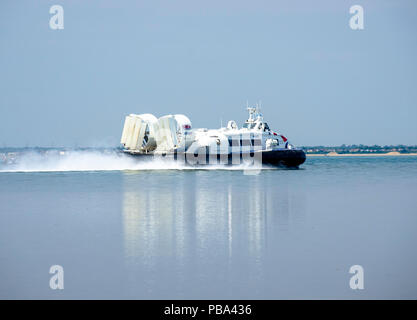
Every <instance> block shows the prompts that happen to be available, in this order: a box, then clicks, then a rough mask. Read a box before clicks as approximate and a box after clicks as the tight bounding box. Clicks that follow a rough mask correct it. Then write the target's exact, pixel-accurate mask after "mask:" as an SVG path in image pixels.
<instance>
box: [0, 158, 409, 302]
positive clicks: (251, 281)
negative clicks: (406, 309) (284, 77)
mask: <svg viewBox="0 0 417 320" xmlns="http://www.w3.org/2000/svg"><path fill="white" fill-rule="evenodd" d="M46 158H47V159H46ZM46 158H39V157H37V156H34V155H32V156H30V157H27V156H26V158H25V159H23V160H24V161H23V160H22V161H21V162H20V164H19V165H13V164H10V165H3V166H2V167H0V171H1V172H0V298H53V299H60V298H81V299H84V298H139V299H147V298H158V299H166V298H169V299H183V298H184V299H189V298H194V299H200V298H208V299H212V298H217V299H222V298H228V299H229V298H234V299H246V298H249V299H252V298H255V299H257V298H262V299H278V298H296V299H298V298H308V299H310V298H314V299H321V298H326V299H327V298H347V299H361V298H413V299H415V298H417V250H416V247H415V246H416V242H417V233H416V231H417V157H382V158H379V157H378V158H371V157H369V158H368V157H366V158H362V157H357V158H309V159H307V162H306V164H305V165H303V166H302V169H301V170H264V171H262V172H261V173H260V174H259V175H245V174H244V172H243V171H242V170H230V171H229V170H162V169H164V168H166V165H159V167H158V165H156V164H153V165H148V167H146V166H142V167H134V166H135V165H136V164H132V163H131V162H127V160H126V159H124V158H123V159H121V158H117V157H116V156H114V155H102V154H90V153H88V152H84V153H83V152H79V153H76V154H73V155H71V157H70V158H66V160H60V158H58V157H57V156H49V157H46ZM129 161H130V160H129ZM118 166H119V167H118ZM132 166H133V167H132ZM94 168H96V169H97V170H99V171H89V170H92V169H94ZM116 169H136V170H116ZM144 169H150V170H144ZM13 170H17V171H25V172H10V171H13ZM40 170H42V171H43V172H39V171H40ZM61 170H81V171H61ZM55 264H58V265H62V266H63V268H64V275H65V277H64V283H65V288H64V290H51V289H50V288H49V279H50V277H51V275H50V274H49V268H50V266H51V265H55ZM355 264H359V265H362V266H363V268H364V270H365V289H364V290H351V289H350V287H349V279H350V277H351V276H352V275H351V274H349V268H350V266H352V265H355Z"/></svg>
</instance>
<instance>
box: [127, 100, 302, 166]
mask: <svg viewBox="0 0 417 320" xmlns="http://www.w3.org/2000/svg"><path fill="white" fill-rule="evenodd" d="M247 109H248V111H249V118H248V119H247V120H246V121H245V123H244V124H243V126H242V127H241V128H239V127H238V126H237V124H236V122H235V121H234V120H230V121H229V122H228V123H227V126H226V127H222V128H219V129H205V128H199V129H193V128H192V125H191V121H190V119H189V118H188V117H186V116H185V115H182V114H175V115H166V116H163V117H161V118H159V119H158V118H156V117H155V116H154V115H152V114H149V113H147V114H130V115H128V116H126V118H125V122H124V127H123V132H122V137H121V140H120V142H121V144H122V146H123V152H125V153H127V154H129V155H131V156H134V157H137V158H138V159H150V158H152V157H153V158H167V159H172V160H175V161H183V162H184V163H186V164H188V165H193V166H194V165H239V164H246V165H249V166H262V165H268V166H284V167H290V168H298V166H299V165H301V164H303V163H304V161H305V159H306V155H305V153H304V151H303V150H301V149H300V148H296V147H294V146H293V145H292V144H291V143H290V142H289V141H288V139H287V138H286V137H285V136H283V135H282V134H279V133H277V132H275V131H273V130H271V129H270V128H269V126H268V124H267V123H266V122H264V119H263V116H262V114H261V113H260V112H259V108H258V107H248V108H247Z"/></svg>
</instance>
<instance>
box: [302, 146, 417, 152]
mask: <svg viewBox="0 0 417 320" xmlns="http://www.w3.org/2000/svg"><path fill="white" fill-rule="evenodd" d="M301 148H302V149H303V150H304V152H306V153H329V152H337V153H387V152H399V153H417V146H406V145H403V144H399V145H395V146H394V145H390V146H379V145H376V144H375V145H372V146H367V145H363V144H352V145H345V144H342V145H341V146H338V147H326V146H303V147H301Z"/></svg>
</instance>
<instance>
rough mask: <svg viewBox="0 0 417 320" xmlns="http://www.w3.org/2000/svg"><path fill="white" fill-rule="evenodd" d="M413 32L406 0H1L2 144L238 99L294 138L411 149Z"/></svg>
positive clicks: (59, 140)
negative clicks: (358, 17) (52, 23)
mask: <svg viewBox="0 0 417 320" xmlns="http://www.w3.org/2000/svg"><path fill="white" fill-rule="evenodd" d="M54 4H59V5H62V6H63V7H64V23H65V24H64V27H65V29H64V30H51V29H50V28H49V18H50V17H51V15H50V14H49V8H50V6H52V5H54ZM354 4H360V5H362V6H363V7H364V11H365V30H361V31H353V30H351V29H350V28H349V18H350V16H351V15H350V14H349V8H350V6H352V5H354ZM416 27H417V1H414V0H410V1H406V0H395V1H394V0H392V1H388V0H379V1H376V0H375V1H371V0H351V1H346V0H340V1H336V0H326V1H325V0H316V1H307V0H306V1H300V0H299V1H297V0H292V1H242V0H240V1H197V0H194V1H174V0H171V1H116V0H112V1H110V0H107V1H103V0H102V1H99V0H90V1H85V0H71V1H70V0H54V1H42V0H36V1H34V0H27V1H23V0H3V1H1V3H0V49H1V50H0V146H70V147H73V146H109V145H117V144H118V141H119V138H120V135H121V130H122V126H123V119H124V116H125V115H126V114H128V113H154V114H155V115H156V116H162V115H165V114H169V113H184V114H186V115H187V116H189V117H190V119H191V121H192V123H193V126H194V127H209V128H211V127H218V126H219V125H220V119H221V118H222V120H223V124H225V123H226V121H227V120H229V119H235V120H237V121H238V122H239V123H241V122H242V121H243V120H244V119H245V118H246V110H245V109H244V107H245V104H246V100H249V102H250V103H255V102H256V101H257V100H262V107H263V108H262V109H263V113H264V116H265V118H266V120H267V121H268V123H269V124H270V126H271V127H272V128H273V129H276V130H278V131H280V132H282V133H283V134H285V135H287V136H288V137H289V138H290V140H291V141H292V142H293V143H295V144H296V145H319V144H320V145H339V144H342V143H345V144H354V143H355V144H359V143H362V144H383V145H384V144H399V143H404V144H417V128H416V119H417V90H416V89H417V88H416V83H417V81H416V80H417V61H416V57H417V41H416V40H417V28H416Z"/></svg>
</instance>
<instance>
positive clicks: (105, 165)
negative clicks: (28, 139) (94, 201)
mask: <svg viewBox="0 0 417 320" xmlns="http://www.w3.org/2000/svg"><path fill="white" fill-rule="evenodd" d="M8 154H9V157H10V161H7V157H8ZM3 158H5V161H2V163H1V164H0V172H66V171H122V170H201V169H203V170H248V169H249V170H250V168H248V166H247V165H245V164H242V165H239V166H234V167H230V166H222V165H218V166H216V165H214V166H209V167H208V166H201V167H200V166H195V167H191V166H187V164H186V163H182V162H177V161H170V160H169V159H166V160H165V159H162V158H158V159H149V160H143V159H142V160H141V161H138V160H137V159H135V158H133V157H131V156H130V155H127V154H124V153H122V152H120V150H119V149H84V150H80V149H47V150H29V151H27V150H22V151H16V152H13V154H11V153H6V154H4V157H3Z"/></svg>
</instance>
